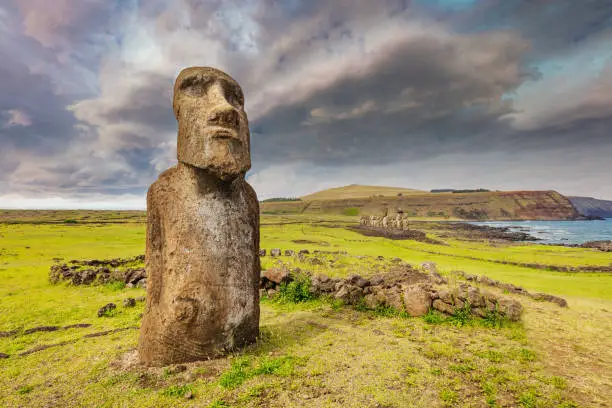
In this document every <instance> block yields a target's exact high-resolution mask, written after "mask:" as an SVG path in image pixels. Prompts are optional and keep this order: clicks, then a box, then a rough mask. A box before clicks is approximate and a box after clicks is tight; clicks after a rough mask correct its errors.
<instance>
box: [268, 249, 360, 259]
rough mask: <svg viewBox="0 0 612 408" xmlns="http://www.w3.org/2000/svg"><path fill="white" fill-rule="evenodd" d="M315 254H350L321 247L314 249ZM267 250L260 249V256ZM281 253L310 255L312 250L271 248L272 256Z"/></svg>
mask: <svg viewBox="0 0 612 408" xmlns="http://www.w3.org/2000/svg"><path fill="white" fill-rule="evenodd" d="M312 253H313V254H326V255H348V252H347V251H323V250H320V249H315V250H314V251H312ZM266 254H267V251H266V250H265V249H263V248H262V249H260V250H259V256H260V257H262V256H266ZM281 255H284V256H296V255H297V256H298V257H302V256H304V255H310V251H309V250H308V249H300V250H299V251H297V252H296V251H295V250H293V249H285V250H281V249H280V248H272V249H270V256H272V257H279V256H281Z"/></svg>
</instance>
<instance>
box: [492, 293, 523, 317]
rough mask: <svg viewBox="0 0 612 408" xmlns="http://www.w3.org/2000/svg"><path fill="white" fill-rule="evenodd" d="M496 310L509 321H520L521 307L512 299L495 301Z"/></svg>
mask: <svg viewBox="0 0 612 408" xmlns="http://www.w3.org/2000/svg"><path fill="white" fill-rule="evenodd" d="M497 305H498V310H499V311H500V312H501V313H503V314H504V315H505V316H506V317H507V318H508V319H509V320H511V321H513V322H516V321H518V320H520V318H521V314H522V313H523V306H522V305H521V304H520V303H519V302H517V301H516V300H514V299H509V298H501V299H498V300H497Z"/></svg>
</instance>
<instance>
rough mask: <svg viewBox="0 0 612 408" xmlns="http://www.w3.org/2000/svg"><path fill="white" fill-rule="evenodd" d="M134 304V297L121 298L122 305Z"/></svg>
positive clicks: (131, 305)
mask: <svg viewBox="0 0 612 408" xmlns="http://www.w3.org/2000/svg"><path fill="white" fill-rule="evenodd" d="M134 306H136V299H134V298H127V299H123V307H134Z"/></svg>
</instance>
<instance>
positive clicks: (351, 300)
mask: <svg viewBox="0 0 612 408" xmlns="http://www.w3.org/2000/svg"><path fill="white" fill-rule="evenodd" d="M334 297H335V298H336V299H338V300H342V301H343V302H344V303H346V304H349V305H354V304H357V303H358V302H359V301H360V300H361V298H362V297H363V289H361V288H360V287H358V286H353V285H346V284H345V285H342V286H341V287H340V290H338V292H336V294H335V296H334Z"/></svg>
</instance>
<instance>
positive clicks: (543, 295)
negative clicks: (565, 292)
mask: <svg viewBox="0 0 612 408" xmlns="http://www.w3.org/2000/svg"><path fill="white" fill-rule="evenodd" d="M529 296H530V297H531V298H532V299H534V300H540V301H542V300H543V301H546V302H552V303H556V304H557V305H559V306H561V307H567V300H565V299H563V298H561V297H558V296H554V295H549V294H547V293H530V294H529Z"/></svg>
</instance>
